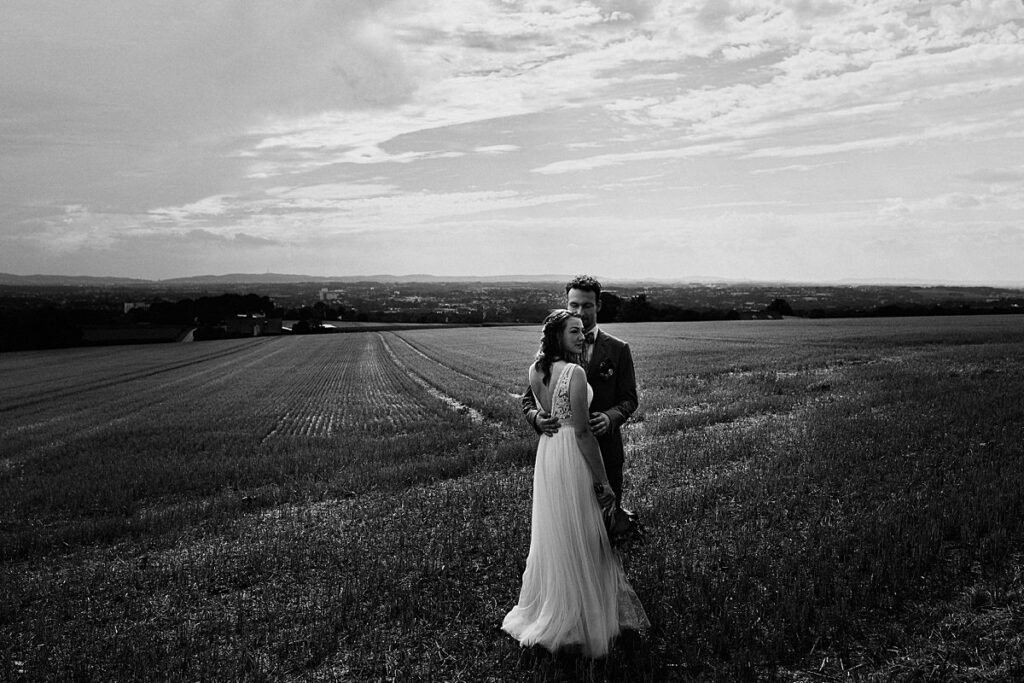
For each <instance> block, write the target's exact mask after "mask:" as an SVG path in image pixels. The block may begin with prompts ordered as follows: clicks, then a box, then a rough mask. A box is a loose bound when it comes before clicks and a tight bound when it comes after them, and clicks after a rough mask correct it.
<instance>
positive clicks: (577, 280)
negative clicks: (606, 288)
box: [565, 275, 601, 301]
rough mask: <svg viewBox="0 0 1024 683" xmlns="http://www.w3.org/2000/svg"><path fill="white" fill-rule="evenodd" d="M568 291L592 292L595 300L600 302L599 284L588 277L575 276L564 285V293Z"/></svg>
mask: <svg viewBox="0 0 1024 683" xmlns="http://www.w3.org/2000/svg"><path fill="white" fill-rule="evenodd" d="M570 289H580V290H583V291H584V292H593V293H594V296H596V297H597V300H598V301H600V300H601V283H600V282H598V281H597V280H595V279H594V278H592V277H590V276H589V275H577V276H576V277H574V278H573V279H572V280H570V281H569V282H568V283H567V284H566V285H565V293H566V294H568V293H569V290H570Z"/></svg>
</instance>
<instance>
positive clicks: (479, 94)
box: [0, 0, 1024, 284]
mask: <svg viewBox="0 0 1024 683" xmlns="http://www.w3.org/2000/svg"><path fill="white" fill-rule="evenodd" d="M0 15H2V20H0V93H2V94H0V272H7V273H13V274H19V275H28V274H40V273H41V274H60V275H113V276H125V277H139V278H147V279H165V278H173V277H183V276H190V275H204V274H226V273H262V272H273V273H298V274H307V275H324V276H331V275H338V276H345V275H371V274H380V273H388V274H394V275H407V274H414V273H427V274H433V275H438V276H445V275H449V276H465V275H480V276H495V275H520V274H527V275H528V274H541V273H577V272H588V273H594V274H597V275H599V276H601V277H605V278H610V279H615V278H620V279H626V278H630V279H643V278H681V279H688V278H707V277H714V278H723V279H731V280H772V281H785V282H850V281H860V282H871V281H885V282H892V281H919V282H932V283H954V284H1008V283H1011V284H1012V283H1016V284H1024V268H1022V265H1024V125H1022V123H1024V2H1022V0H959V1H946V2H943V1H940V0H593V1H591V2H578V1H570V0H445V1H444V2H437V3H424V2H422V0H420V1H416V2H411V1H410V2H406V1H404V0H394V1H389V0H335V1H329V0H289V2H278V1H276V0H202V1H199V0H196V1H192V0H90V1H89V2H67V0H4V2H3V7H2V9H0Z"/></svg>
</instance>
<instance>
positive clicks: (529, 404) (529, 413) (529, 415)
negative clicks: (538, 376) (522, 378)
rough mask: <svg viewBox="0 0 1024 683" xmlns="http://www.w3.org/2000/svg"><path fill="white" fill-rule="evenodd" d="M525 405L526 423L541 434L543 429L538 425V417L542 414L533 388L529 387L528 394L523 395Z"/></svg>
mask: <svg viewBox="0 0 1024 683" xmlns="http://www.w3.org/2000/svg"><path fill="white" fill-rule="evenodd" d="M521 401H522V404H523V415H525V416H526V421H527V422H529V423H530V426H531V427H533V429H534V431H536V432H537V433H538V434H540V432H541V429H540V427H539V426H538V425H537V415H538V414H539V413H540V409H539V408H538V407H537V398H536V397H535V396H534V395H533V388H532V387H527V388H526V393H524V394H523V397H522V399H521Z"/></svg>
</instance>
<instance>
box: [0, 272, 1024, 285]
mask: <svg viewBox="0 0 1024 683" xmlns="http://www.w3.org/2000/svg"><path fill="white" fill-rule="evenodd" d="M597 277H598V279H600V280H601V281H602V282H603V283H604V284H606V285H620V286H623V285H633V286H643V285H684V284H712V285H713V284H720V285H726V284H731V285H782V284H785V285H821V286H832V287H844V286H846V287H866V286H871V285H880V286H910V287H914V286H918V287H935V286H954V287H1006V288H1011V289H1020V288H1024V281H1021V282H935V281H927V280H909V279H907V280H899V279H895V278H878V279H874V280H872V279H855V280H853V279H851V280H840V281H835V282H790V281H767V280H740V279H731V280H730V279H727V278H719V277H712V276H705V275H695V276H685V277H678V278H644V279H638V278H614V277H605V276H601V275H598V276H597ZM570 279H572V275H567V274H564V273H563V274H553V273H552V274H542V275H464V276H457V275H428V274H425V273H414V274H411V275H390V274H377V275H332V276H324V275H301V274H288V273H230V274H227V275H195V276H191V277H178V278H169V279H165V280H148V279H143V278H128V277H111V276H93V275H13V274H10V273H0V285H8V286H28V287H62V286H63V287H106V286H111V287H116V286H133V287H144V286H147V285H159V286H165V285H186V286H187V285H218V284H219V285H229V284H230V285H240V284H241V285H245V284H253V285H257V284H297V283H304V282H314V283H316V282H321V283H325V284H326V283H332V282H349V283H351V282H395V283H409V282H421V283H442V282H486V283H515V282H567V281H569V280H570Z"/></svg>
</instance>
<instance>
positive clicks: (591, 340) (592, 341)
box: [585, 332, 594, 344]
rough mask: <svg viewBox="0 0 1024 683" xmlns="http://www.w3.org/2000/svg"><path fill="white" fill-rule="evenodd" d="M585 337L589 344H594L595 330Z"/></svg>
mask: <svg viewBox="0 0 1024 683" xmlns="http://www.w3.org/2000/svg"><path fill="white" fill-rule="evenodd" d="M585 339H586V342H587V343H588V344H593V343H594V333H593V332H587V335H586V337H585Z"/></svg>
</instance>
